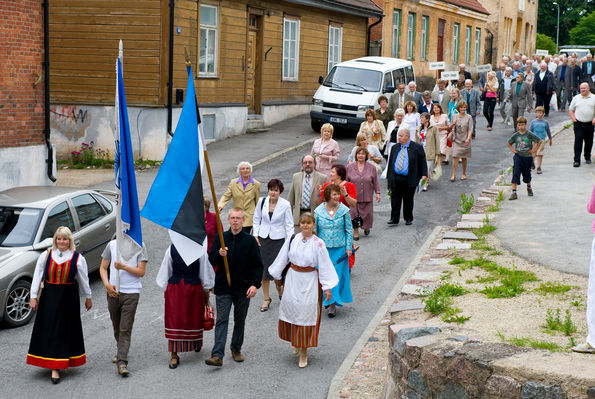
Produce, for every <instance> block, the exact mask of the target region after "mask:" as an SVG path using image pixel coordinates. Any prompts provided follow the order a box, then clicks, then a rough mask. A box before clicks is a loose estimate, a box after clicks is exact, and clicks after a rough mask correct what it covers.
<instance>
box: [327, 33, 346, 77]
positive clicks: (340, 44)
mask: <svg viewBox="0 0 595 399" xmlns="http://www.w3.org/2000/svg"><path fill="white" fill-rule="evenodd" d="M333 30H334V31H335V35H337V32H338V35H339V40H338V44H337V45H334V44H331V32H332V31H333ZM334 37H336V36H334ZM334 37H333V38H334ZM333 48H334V49H333ZM332 50H333V53H332V55H331V51H332ZM337 54H338V57H337ZM342 55H343V26H340V25H336V24H332V23H330V24H329V26H328V62H327V73H328V72H330V71H331V69H332V68H333V66H335V65H337V64H338V63H340V62H341V57H342ZM333 56H334V57H333ZM333 58H334V59H333Z"/></svg>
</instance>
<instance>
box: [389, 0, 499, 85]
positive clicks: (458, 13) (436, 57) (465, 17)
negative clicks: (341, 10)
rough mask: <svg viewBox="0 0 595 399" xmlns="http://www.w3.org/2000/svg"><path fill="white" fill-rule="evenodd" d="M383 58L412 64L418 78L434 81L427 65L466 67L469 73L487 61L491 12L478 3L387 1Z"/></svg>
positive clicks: (472, 0) (463, 0)
mask: <svg viewBox="0 0 595 399" xmlns="http://www.w3.org/2000/svg"><path fill="white" fill-rule="evenodd" d="M384 14H385V17H384V21H383V32H382V33H383V35H382V36H383V41H382V55H383V56H385V57H390V56H392V57H396V58H403V59H407V60H410V61H412V62H413V65H414V68H415V75H416V77H418V78H419V77H422V76H427V77H435V76H436V72H435V71H431V70H430V69H429V66H428V63H429V62H435V61H444V62H445V64H446V68H445V69H446V70H457V69H458V68H457V66H458V65H459V64H466V65H467V66H468V70H469V71H470V72H472V71H473V69H474V67H475V66H476V65H481V64H484V63H486V62H488V61H487V60H486V59H485V54H486V50H487V49H486V47H485V40H486V23H487V21H488V17H489V14H490V11H488V10H487V9H486V8H485V7H483V6H482V5H481V4H480V3H479V2H478V1H477V0H443V1H439V0H415V1H414V0H384Z"/></svg>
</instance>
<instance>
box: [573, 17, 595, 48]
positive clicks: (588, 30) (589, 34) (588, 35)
mask: <svg viewBox="0 0 595 399" xmlns="http://www.w3.org/2000/svg"><path fill="white" fill-rule="evenodd" d="M594 28H595V11H593V12H592V13H590V14H589V15H587V16H586V17H584V18H583V19H581V20H580V22H579V23H578V24H577V25H576V26H575V27H574V28H572V29H570V44H579V45H581V44H583V45H589V46H590V45H593V46H595V30H594Z"/></svg>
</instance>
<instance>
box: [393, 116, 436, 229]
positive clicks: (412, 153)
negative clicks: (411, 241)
mask: <svg viewBox="0 0 595 399" xmlns="http://www.w3.org/2000/svg"><path fill="white" fill-rule="evenodd" d="M427 176H428V165H427V163H426V155H425V152H424V148H423V146H422V145H421V144H417V143H416V142H413V141H411V139H410V137H409V128H408V127H407V126H404V125H401V127H400V128H399V131H398V133H397V144H395V145H393V146H392V148H391V149H390V155H389V157H388V164H387V180H388V187H389V188H390V191H391V198H390V207H391V211H390V220H389V221H388V224H390V225H397V224H399V219H400V217H401V204H402V205H403V219H405V224H406V225H407V226H409V225H410V224H412V223H413V197H414V196H415V191H416V189H417V185H418V184H419V181H420V180H426V179H427Z"/></svg>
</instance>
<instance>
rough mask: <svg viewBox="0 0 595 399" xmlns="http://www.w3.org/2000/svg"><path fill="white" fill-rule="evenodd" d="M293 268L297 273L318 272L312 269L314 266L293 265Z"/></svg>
mask: <svg viewBox="0 0 595 399" xmlns="http://www.w3.org/2000/svg"><path fill="white" fill-rule="evenodd" d="M291 268H292V269H293V270H295V271H296V272H301V273H307V272H313V271H316V268H315V267H312V266H296V265H294V264H293V263H292V264H291Z"/></svg>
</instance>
